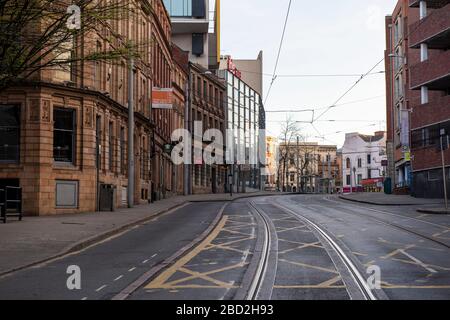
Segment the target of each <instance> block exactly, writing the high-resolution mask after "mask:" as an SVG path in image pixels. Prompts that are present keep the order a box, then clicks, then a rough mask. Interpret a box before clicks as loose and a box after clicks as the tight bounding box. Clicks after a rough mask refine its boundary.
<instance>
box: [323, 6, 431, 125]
mask: <svg viewBox="0 0 450 320" xmlns="http://www.w3.org/2000/svg"><path fill="white" fill-rule="evenodd" d="M432 14H433V12H432V13H430V14H429V15H428V17H430V16H431V15H432ZM425 20H426V19H422V20H420V21H419V23H418V24H417V26H416V27H415V28H414V29H409V30H408V33H407V35H406V36H404V38H409V37H410V36H411V35H412V34H413V33H415V32H417V30H419V27H420V26H421V25H422V23H423V22H424V21H425ZM385 59H386V57H383V58H382V59H381V60H380V61H379V62H378V63H377V64H376V65H375V66H374V67H373V68H371V69H370V70H369V71H368V72H367V73H366V74H365V75H363V76H361V78H360V79H358V81H356V82H355V83H354V84H353V85H352V86H351V87H350V89H349V90H347V91H346V92H345V93H344V94H343V95H342V96H341V97H339V99H338V100H337V102H335V103H333V105H331V106H330V107H328V108H327V110H325V111H324V112H323V113H322V114H320V115H319V116H318V117H317V118H316V119H315V120H318V119H320V118H321V117H322V116H323V115H324V114H326V113H327V112H328V111H330V110H331V109H333V108H334V107H336V104H337V103H338V102H339V101H341V100H342V99H343V98H344V97H345V96H346V95H347V94H348V93H350V92H351V91H352V90H353V89H354V88H355V87H356V86H357V85H358V84H359V83H360V82H361V80H363V79H364V78H365V77H367V76H368V75H369V74H370V73H371V72H372V71H373V70H375V68H376V67H377V66H378V65H379V64H380V63H382V62H383V61H384V60H385ZM385 72H386V71H385Z"/></svg>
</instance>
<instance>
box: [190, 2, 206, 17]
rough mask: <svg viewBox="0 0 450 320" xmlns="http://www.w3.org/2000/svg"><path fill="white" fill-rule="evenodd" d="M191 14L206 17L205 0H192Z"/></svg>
mask: <svg viewBox="0 0 450 320" xmlns="http://www.w3.org/2000/svg"><path fill="white" fill-rule="evenodd" d="M192 16H193V17H195V18H205V17H206V5H205V0H192Z"/></svg>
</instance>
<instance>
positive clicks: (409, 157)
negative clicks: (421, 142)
mask: <svg viewBox="0 0 450 320" xmlns="http://www.w3.org/2000/svg"><path fill="white" fill-rule="evenodd" d="M405 161H411V152H405Z"/></svg>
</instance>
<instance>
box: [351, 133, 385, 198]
mask: <svg viewBox="0 0 450 320" xmlns="http://www.w3.org/2000/svg"><path fill="white" fill-rule="evenodd" d="M385 160H387V155H386V132H384V131H379V132H375V135H373V136H370V135H363V134H360V133H357V132H356V133H348V134H346V136H345V143H344V146H343V148H342V161H343V164H342V167H343V176H342V181H343V186H344V192H346V190H348V191H349V190H350V187H353V188H355V187H357V186H363V185H370V184H373V183H375V184H377V183H378V187H380V185H379V184H380V183H381V182H382V179H383V178H384V176H385V169H386V168H385V167H384V166H383V164H386V163H383V162H384V161H385Z"/></svg>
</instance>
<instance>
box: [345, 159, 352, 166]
mask: <svg viewBox="0 0 450 320" xmlns="http://www.w3.org/2000/svg"><path fill="white" fill-rule="evenodd" d="M346 166H347V169H351V168H350V167H351V164H350V158H347V160H346Z"/></svg>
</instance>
